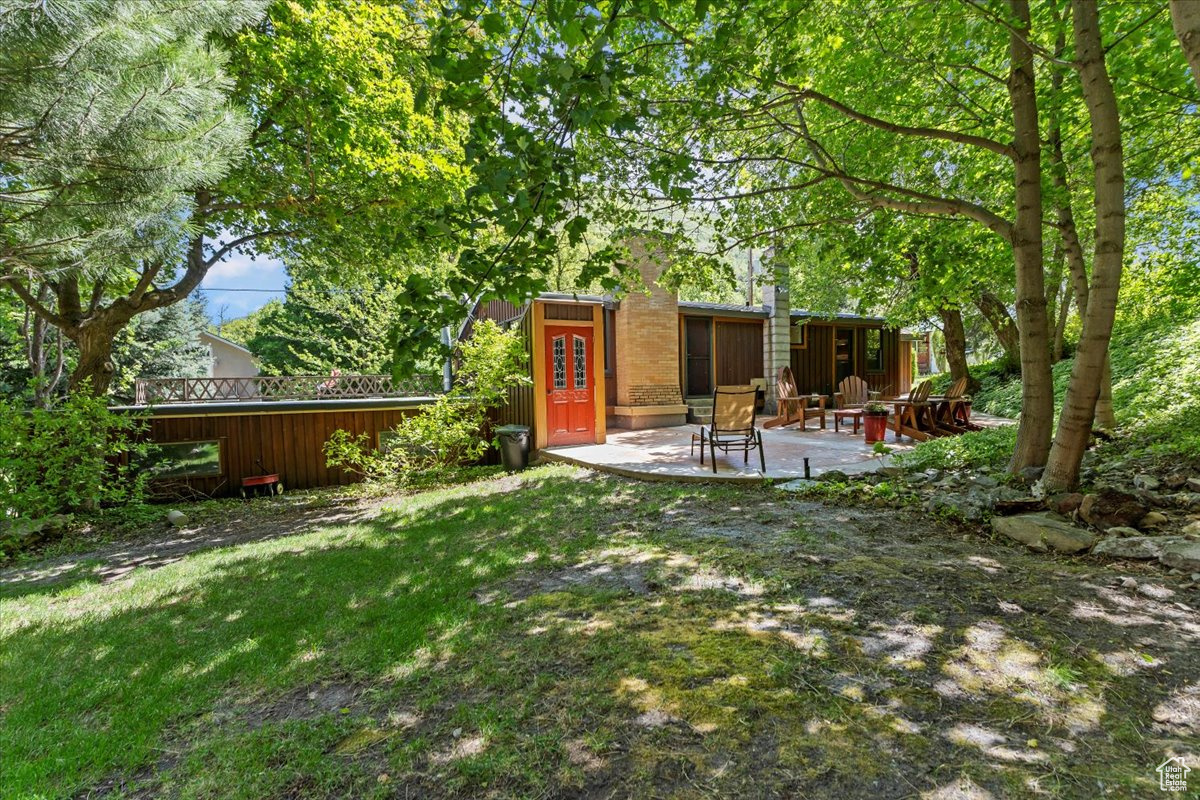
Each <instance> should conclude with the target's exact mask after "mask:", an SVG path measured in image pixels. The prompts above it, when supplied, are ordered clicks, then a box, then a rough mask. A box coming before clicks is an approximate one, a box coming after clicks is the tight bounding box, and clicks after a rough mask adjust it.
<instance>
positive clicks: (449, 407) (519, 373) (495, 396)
mask: <svg viewBox="0 0 1200 800" xmlns="http://www.w3.org/2000/svg"><path fill="white" fill-rule="evenodd" d="M458 356H459V359H460V364H459V375H458V381H457V382H456V383H455V385H454V387H453V388H452V389H451V390H450V391H449V392H447V393H446V394H444V395H442V396H441V397H439V398H438V399H437V400H436V401H434V402H433V403H431V404H430V405H428V406H425V407H424V408H422V409H421V410H420V411H419V412H418V413H416V414H414V415H413V416H411V417H408V418H406V419H405V420H404V421H403V422H401V423H400V424H399V425H397V426H396V429H395V431H394V432H393V433H394V435H393V436H391V437H389V439H388V443H387V447H386V448H385V449H384V450H383V451H382V452H381V451H380V450H377V449H375V448H374V447H373V446H372V443H371V442H370V441H369V439H368V437H367V436H366V435H361V436H351V435H350V434H349V433H347V432H346V431H335V432H334V434H333V435H332V436H331V437H330V438H329V440H328V441H327V442H326V443H325V463H326V464H327V465H328V466H330V467H338V468H341V469H345V470H348V471H350V472H353V473H355V474H357V475H360V476H362V477H364V478H366V479H367V480H372V481H379V480H395V479H403V480H407V479H409V478H410V477H411V475H412V474H414V473H421V472H428V471H431V470H438V469H443V468H446V467H453V466H458V465H462V464H469V463H471V462H474V461H478V460H479V458H481V457H482V456H483V454H484V452H485V451H486V450H487V448H488V444H489V441H488V440H487V439H486V438H485V436H484V432H485V431H486V429H487V424H488V412H489V411H490V410H491V409H493V408H496V407H498V406H500V405H501V404H503V403H504V402H505V400H506V399H507V395H508V390H509V389H510V388H511V387H513V386H519V385H522V384H526V383H528V382H529V377H528V375H527V374H526V369H527V362H528V359H527V356H526V354H525V350H524V347H523V344H522V342H521V338H520V334H519V333H518V332H517V331H506V330H504V329H503V328H501V327H500V326H499V325H497V324H496V323H495V322H494V321H492V320H483V321H481V322H479V324H477V325H476V326H475V331H474V335H473V336H472V337H471V339H469V340H467V341H465V342H463V343H462V344H460V345H459V348H458Z"/></svg>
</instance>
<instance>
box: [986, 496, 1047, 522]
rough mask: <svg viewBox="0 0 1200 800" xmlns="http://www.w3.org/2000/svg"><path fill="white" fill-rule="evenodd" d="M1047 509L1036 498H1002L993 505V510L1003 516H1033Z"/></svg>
mask: <svg viewBox="0 0 1200 800" xmlns="http://www.w3.org/2000/svg"><path fill="white" fill-rule="evenodd" d="M1043 508H1045V503H1043V502H1042V501H1041V500H1039V499H1038V498H1036V497H1014V498H1008V497H1001V498H998V499H997V500H996V501H995V502H993V503H992V510H993V511H995V512H996V513H997V514H1000V515H1001V516H1006V517H1007V516H1012V515H1013V514H1031V513H1033V512H1036V511H1040V510H1041V509H1043Z"/></svg>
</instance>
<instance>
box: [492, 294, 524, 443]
mask: <svg viewBox="0 0 1200 800" xmlns="http://www.w3.org/2000/svg"><path fill="white" fill-rule="evenodd" d="M517 327H518V330H520V332H521V344H522V346H523V347H524V349H525V357H526V362H525V365H526V373H525V375H526V377H527V378H529V383H528V384H527V385H525V386H515V387H513V388H511V389H509V390H508V403H507V404H505V405H503V406H501V407H500V408H498V409H496V411H495V413H494V414H493V415H492V416H493V419H494V420H495V421H496V422H497V423H499V424H500V425H528V426H529V429H530V431H531V432H532V431H533V427H534V416H535V415H534V412H533V314H532V313H531V309H530V307H529V306H526V310H525V313H524V315H523V316H522V317H521V320H520V322H519V323H518V326H517ZM531 441H532V440H531ZM489 463H490V462H489Z"/></svg>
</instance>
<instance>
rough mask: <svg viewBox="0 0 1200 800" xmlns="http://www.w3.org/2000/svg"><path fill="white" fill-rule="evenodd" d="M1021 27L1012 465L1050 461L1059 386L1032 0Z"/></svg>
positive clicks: (1024, 5) (1021, 4) (1014, 92)
mask: <svg viewBox="0 0 1200 800" xmlns="http://www.w3.org/2000/svg"><path fill="white" fill-rule="evenodd" d="M1010 4H1011V6H1012V11H1013V15H1014V16H1015V17H1016V19H1017V23H1018V29H1017V30H1015V31H1014V32H1013V34H1012V35H1011V36H1010V42H1009V50H1010V53H1011V58H1012V67H1011V69H1010V73H1009V78H1008V94H1009V101H1010V103H1011V105H1012V112H1013V133H1014V137H1013V149H1014V151H1015V157H1014V159H1013V166H1014V178H1015V184H1016V206H1017V207H1016V218H1015V220H1014V222H1013V228H1012V240H1013V241H1012V244H1013V256H1014V261H1015V266H1016V271H1017V330H1018V333H1019V338H1020V344H1021V421H1020V425H1019V427H1018V428H1017V446H1016V449H1015V450H1014V451H1013V458H1012V462H1011V463H1010V464H1009V469H1010V470H1011V471H1012V472H1014V473H1015V472H1019V471H1021V470H1022V469H1024V468H1026V467H1040V466H1043V465H1044V464H1045V463H1046V456H1047V454H1048V453H1049V451H1050V434H1051V431H1052V428H1053V425H1054V387H1053V383H1052V381H1051V377H1050V341H1049V331H1048V329H1047V325H1046V286H1045V274H1044V272H1043V252H1042V167H1041V140H1040V138H1039V129H1038V110H1037V92H1036V89H1035V86H1034V60H1033V50H1032V49H1031V48H1030V46H1029V45H1028V44H1027V41H1028V32H1029V3H1028V0H1010Z"/></svg>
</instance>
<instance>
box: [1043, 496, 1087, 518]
mask: <svg viewBox="0 0 1200 800" xmlns="http://www.w3.org/2000/svg"><path fill="white" fill-rule="evenodd" d="M1082 503H1083V495H1081V494H1080V493H1079V492H1069V493H1067V494H1056V495H1052V496H1051V497H1049V498H1048V499H1047V500H1046V507H1047V508H1049V509H1050V510H1051V511H1053V512H1054V513H1056V514H1062V515H1063V516H1064V517H1069V516H1071V515H1072V514H1074V513H1075V512H1076V511H1078V510H1079V506H1080V504H1082Z"/></svg>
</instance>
